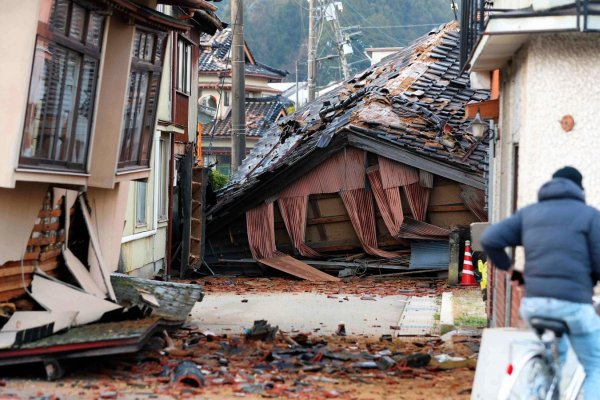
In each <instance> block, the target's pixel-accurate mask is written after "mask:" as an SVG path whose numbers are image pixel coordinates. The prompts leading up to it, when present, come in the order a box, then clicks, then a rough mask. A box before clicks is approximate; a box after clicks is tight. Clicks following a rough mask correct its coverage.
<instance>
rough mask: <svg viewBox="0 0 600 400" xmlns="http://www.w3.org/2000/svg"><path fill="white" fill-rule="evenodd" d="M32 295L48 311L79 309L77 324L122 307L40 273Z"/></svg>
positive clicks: (34, 281)
mask: <svg viewBox="0 0 600 400" xmlns="http://www.w3.org/2000/svg"><path fill="white" fill-rule="evenodd" d="M31 297H33V299H34V300H35V301H37V302H38V303H39V304H40V305H41V306H42V307H44V308H45V309H46V310H48V311H77V312H78V314H77V316H76V317H75V321H74V324H75V325H84V324H88V323H90V322H94V321H98V320H99V319H101V318H102V316H103V315H104V314H105V313H107V312H109V311H114V310H118V309H120V308H121V306H120V305H118V304H115V303H112V302H109V301H106V300H103V299H99V298H98V297H96V296H94V295H91V294H88V293H85V292H82V291H81V290H78V289H76V288H74V287H72V286H69V285H67V284H66V283H63V282H60V281H58V280H53V279H51V278H48V277H45V276H42V275H40V274H38V273H36V274H35V275H34V277H33V281H32V282H31Z"/></svg>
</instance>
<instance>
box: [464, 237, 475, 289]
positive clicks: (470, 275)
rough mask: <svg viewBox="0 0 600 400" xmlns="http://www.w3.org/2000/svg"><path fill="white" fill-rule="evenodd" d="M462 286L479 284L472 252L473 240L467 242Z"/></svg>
mask: <svg viewBox="0 0 600 400" xmlns="http://www.w3.org/2000/svg"><path fill="white" fill-rule="evenodd" d="M460 286H477V282H475V273H474V272H473V254H472V253H471V241H469V240H467V241H466V242H465V258H464V260H463V270H462V277H461V279H460Z"/></svg>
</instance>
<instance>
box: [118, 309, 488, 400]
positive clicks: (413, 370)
mask: <svg viewBox="0 0 600 400" xmlns="http://www.w3.org/2000/svg"><path fill="white" fill-rule="evenodd" d="M269 328H270V330H269ZM273 329H276V328H273V327H271V326H270V325H269V324H268V322H267V321H256V324H255V326H253V327H252V329H250V330H247V332H245V333H244V332H243V333H241V334H235V335H221V336H207V335H205V334H204V332H202V331H201V330H200V329H179V330H178V331H176V332H175V333H174V334H173V335H172V337H173V338H172V339H170V342H171V343H169V344H168V345H167V347H170V348H173V349H178V350H180V352H179V353H172V352H167V351H165V350H166V349H161V350H158V351H157V350H153V349H147V350H146V351H143V352H141V353H140V354H139V355H138V356H137V357H136V358H135V359H130V360H121V361H120V362H119V365H118V366H117V367H116V368H115V372H116V374H117V375H116V379H121V378H120V377H122V379H125V378H127V379H128V380H139V383H140V385H143V387H144V388H147V389H151V390H154V392H155V393H160V392H161V391H162V390H165V391H166V390H169V393H170V394H171V395H172V396H174V397H178V396H179V395H181V396H184V395H185V393H195V394H197V395H208V394H209V393H216V392H215V391H219V390H226V391H228V392H230V393H233V396H236V397H237V396H241V397H245V396H246V395H259V396H261V397H265V398H277V397H290V398H306V399H323V398H337V397H339V398H348V399H349V398H353V397H352V393H351V391H349V390H345V389H344V386H343V385H340V382H342V381H343V382H346V383H347V382H358V383H363V384H364V383H376V382H379V383H385V384H386V385H387V384H397V383H399V380H406V379H413V380H428V381H433V382H435V381H436V380H438V379H441V378H443V377H445V376H446V374H447V373H448V372H446V371H444V370H445V369H448V365H447V363H448V362H452V363H454V365H452V366H450V368H464V369H471V370H472V369H473V368H474V365H473V363H472V362H471V361H470V360H474V359H475V358H476V353H474V352H472V351H471V350H469V349H468V348H467V347H464V348H461V350H460V352H458V353H452V354H451V355H449V354H446V353H444V352H443V351H442V346H443V345H444V343H443V342H442V341H441V340H439V339H438V340H430V341H425V342H405V341H398V340H394V341H385V342H379V341H377V340H376V339H365V338H355V337H339V336H335V337H319V336H312V335H311V334H309V333H303V332H280V333H279V334H278V335H275V334H274V333H273V334H272V340H271V341H266V339H268V337H267V336H270V335H271V333H272V330H273ZM249 332H258V333H259V334H260V335H261V339H260V340H248V333H249ZM265 332H268V333H267V334H264V335H263V333H265ZM255 339H256V338H255ZM468 340H473V341H476V340H477V339H476V338H469V339H468ZM290 343H294V344H290ZM174 354H177V355H174ZM458 364H460V365H458ZM432 384H434V383H432ZM167 385H168V388H169V389H167ZM332 385H333V386H334V387H335V388H332ZM190 390H193V391H192V392H189V391H190ZM461 390H464V388H461Z"/></svg>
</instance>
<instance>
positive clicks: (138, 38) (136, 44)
mask: <svg viewBox="0 0 600 400" xmlns="http://www.w3.org/2000/svg"><path fill="white" fill-rule="evenodd" d="M143 36H144V33H143V32H140V31H136V32H135V37H134V38H133V53H132V56H133V57H135V58H140V51H141V50H140V48H141V47H143V46H144V42H143V40H144V38H143Z"/></svg>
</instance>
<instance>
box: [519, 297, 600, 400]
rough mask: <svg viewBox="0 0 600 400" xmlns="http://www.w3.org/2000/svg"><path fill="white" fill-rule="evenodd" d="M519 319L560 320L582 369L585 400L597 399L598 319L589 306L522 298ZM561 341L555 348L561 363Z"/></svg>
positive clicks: (599, 370)
mask: <svg viewBox="0 0 600 400" xmlns="http://www.w3.org/2000/svg"><path fill="white" fill-rule="evenodd" d="M520 313H521V317H523V319H524V320H525V321H529V319H530V318H531V317H534V316H535V317H547V318H556V319H561V320H563V321H565V322H566V323H567V325H568V326H569V334H568V335H567V336H568V338H569V342H571V346H573V350H574V351H575V354H576V355H577V359H578V360H579V363H580V364H581V365H582V366H583V369H584V370H585V375H586V378H585V383H584V385H583V390H584V398H585V399H586V400H591V399H598V398H599V396H600V318H599V317H598V315H597V314H596V311H595V310H594V307H593V306H592V305H591V304H583V303H572V302H570V301H564V300H558V299H552V298H546V297H526V298H524V299H523V300H522V301H521V308H520ZM567 348H568V345H567V342H566V340H565V338H563V340H562V341H561V343H560V345H559V351H560V353H561V361H562V364H564V360H565V358H566V354H567Z"/></svg>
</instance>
